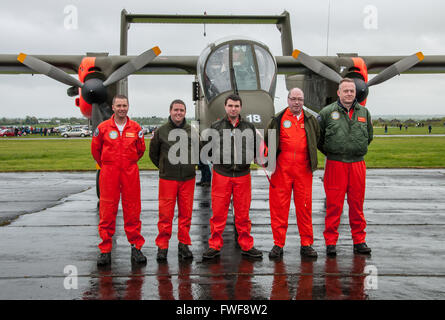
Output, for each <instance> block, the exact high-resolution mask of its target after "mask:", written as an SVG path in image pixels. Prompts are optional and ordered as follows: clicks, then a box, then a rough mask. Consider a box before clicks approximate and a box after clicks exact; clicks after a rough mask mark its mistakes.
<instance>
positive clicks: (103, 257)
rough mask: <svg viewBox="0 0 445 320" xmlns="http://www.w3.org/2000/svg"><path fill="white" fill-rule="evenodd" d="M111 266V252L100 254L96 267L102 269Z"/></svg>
mask: <svg viewBox="0 0 445 320" xmlns="http://www.w3.org/2000/svg"><path fill="white" fill-rule="evenodd" d="M110 264H111V252H107V253H101V254H100V255H99V257H98V258H97V266H98V267H104V266H108V265H110Z"/></svg>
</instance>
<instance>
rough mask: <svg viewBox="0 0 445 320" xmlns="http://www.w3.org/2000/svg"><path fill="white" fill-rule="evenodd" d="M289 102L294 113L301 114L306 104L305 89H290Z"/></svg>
mask: <svg viewBox="0 0 445 320" xmlns="http://www.w3.org/2000/svg"><path fill="white" fill-rule="evenodd" d="M287 103H288V105H289V110H290V111H291V112H292V113H293V114H294V115H299V114H300V113H301V110H302V109H303V104H304V93H303V90H301V89H300V88H292V89H291V90H289V94H288V95H287Z"/></svg>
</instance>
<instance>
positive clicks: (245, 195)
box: [209, 170, 253, 251]
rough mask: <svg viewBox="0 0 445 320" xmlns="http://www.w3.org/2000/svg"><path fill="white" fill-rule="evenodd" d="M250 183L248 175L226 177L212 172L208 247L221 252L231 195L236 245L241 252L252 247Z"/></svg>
mask: <svg viewBox="0 0 445 320" xmlns="http://www.w3.org/2000/svg"><path fill="white" fill-rule="evenodd" d="M251 185H252V182H251V178H250V173H248V174H246V175H244V176H241V177H226V176H223V175H221V174H219V173H218V172H216V171H215V170H213V177H212V211H213V215H212V218H210V231H211V236H210V238H209V247H210V248H213V249H215V250H221V248H222V246H223V232H224V229H225V227H226V222H227V215H228V213H229V205H230V199H231V197H232V194H233V209H234V211H235V212H234V215H235V227H236V231H237V232H238V244H239V245H240V247H241V250H243V251H249V250H250V249H252V247H253V238H252V236H251V235H250V229H251V225H252V223H251V221H250V218H249V210H250V202H251V200H252V196H251V195H252V188H251Z"/></svg>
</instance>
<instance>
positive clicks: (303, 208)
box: [269, 109, 314, 248]
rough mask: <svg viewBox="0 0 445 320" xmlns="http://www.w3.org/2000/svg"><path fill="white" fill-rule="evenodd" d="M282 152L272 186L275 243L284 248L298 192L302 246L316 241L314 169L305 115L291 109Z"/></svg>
mask: <svg viewBox="0 0 445 320" xmlns="http://www.w3.org/2000/svg"><path fill="white" fill-rule="evenodd" d="M280 126H281V127H280V153H279V154H278V159H277V167H276V170H275V172H274V173H273V174H272V177H271V185H270V186H269V206H270V216H271V225H272V233H273V238H274V244H275V245H277V246H279V247H281V248H282V247H284V245H285V242H286V232H287V227H288V220H289V207H290V199H291V195H292V191H293V192H294V203H295V212H296V216H297V224H298V231H299V233H300V242H301V245H302V246H310V245H312V243H313V242H314V237H313V230H312V170H311V166H310V160H309V152H308V148H307V139H306V131H305V129H304V114H303V111H301V115H300V119H299V120H298V119H297V117H296V116H294V115H293V114H292V112H291V111H290V110H289V109H287V110H286V111H285V113H284V114H283V117H282V119H281V124H280Z"/></svg>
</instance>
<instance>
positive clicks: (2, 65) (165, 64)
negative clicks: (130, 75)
mask: <svg viewBox="0 0 445 320" xmlns="http://www.w3.org/2000/svg"><path fill="white" fill-rule="evenodd" d="M17 56H18V54H17V55H15V54H0V74H27V73H28V74H35V73H36V72H35V71H33V70H31V69H29V68H28V67H27V66H25V65H23V64H22V63H21V62H19V61H18V60H17ZM32 56H33V57H36V58H38V59H40V60H42V61H45V62H47V63H49V64H51V65H53V66H55V67H57V68H60V69H62V70H63V71H65V72H67V73H71V74H76V73H77V72H78V68H79V65H80V64H81V62H82V59H83V58H85V57H87V56H96V55H95V54H87V55H84V56H81V55H32ZM135 57H136V56H107V55H106V54H97V59H98V60H101V62H100V63H98V64H97V65H99V66H101V65H103V66H104V67H105V66H106V69H108V70H117V69H118V68H119V67H121V66H122V65H124V64H126V63H127V62H128V61H130V60H131V59H133V58H135ZM197 62H198V56H159V57H156V58H155V59H154V60H153V61H152V62H150V63H149V64H148V65H147V66H145V67H143V68H142V69H140V70H139V71H137V72H135V73H134V74H196V65H197Z"/></svg>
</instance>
